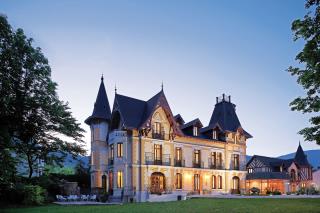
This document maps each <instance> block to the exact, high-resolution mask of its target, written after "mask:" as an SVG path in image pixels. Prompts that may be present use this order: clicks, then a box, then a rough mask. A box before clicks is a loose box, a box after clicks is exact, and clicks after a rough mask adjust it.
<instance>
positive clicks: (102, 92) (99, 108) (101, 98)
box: [85, 76, 111, 125]
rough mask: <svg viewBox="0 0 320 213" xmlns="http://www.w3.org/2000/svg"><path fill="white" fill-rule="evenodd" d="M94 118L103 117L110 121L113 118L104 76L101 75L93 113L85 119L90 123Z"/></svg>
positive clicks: (102, 118)
mask: <svg viewBox="0 0 320 213" xmlns="http://www.w3.org/2000/svg"><path fill="white" fill-rule="evenodd" d="M94 119H101V120H106V121H109V120H110V119H111V110H110V106H109V101H108V96H107V93H106V88H105V86H104V83H103V76H102V77H101V83H100V87H99V91H98V95H97V99H96V102H95V104H94V108H93V112H92V115H91V116H90V117H88V118H87V119H86V120H85V123H86V124H88V125H90V123H91V121H92V120H94Z"/></svg>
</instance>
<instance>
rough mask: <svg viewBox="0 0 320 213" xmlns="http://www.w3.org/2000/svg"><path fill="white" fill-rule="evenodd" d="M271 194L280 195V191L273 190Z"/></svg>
mask: <svg viewBox="0 0 320 213" xmlns="http://www.w3.org/2000/svg"><path fill="white" fill-rule="evenodd" d="M272 194H273V195H281V192H280V191H278V190H275V191H273V192H272Z"/></svg>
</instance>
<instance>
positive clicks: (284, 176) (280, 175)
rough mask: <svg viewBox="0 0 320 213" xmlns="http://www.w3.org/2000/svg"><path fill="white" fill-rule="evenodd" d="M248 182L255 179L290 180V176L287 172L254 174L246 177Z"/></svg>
mask: <svg viewBox="0 0 320 213" xmlns="http://www.w3.org/2000/svg"><path fill="white" fill-rule="evenodd" d="M246 179H247V180H254V179H283V180H287V179H290V176H289V175H288V174H287V173H285V172H254V173H248V174H247V175H246Z"/></svg>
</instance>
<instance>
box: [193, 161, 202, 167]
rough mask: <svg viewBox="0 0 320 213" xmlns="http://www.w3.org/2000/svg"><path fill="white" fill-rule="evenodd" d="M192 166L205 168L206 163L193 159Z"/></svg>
mask: <svg viewBox="0 0 320 213" xmlns="http://www.w3.org/2000/svg"><path fill="white" fill-rule="evenodd" d="M192 167H193V168H204V163H203V161H201V162H200V161H193V162H192Z"/></svg>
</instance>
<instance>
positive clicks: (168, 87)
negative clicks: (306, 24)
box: [0, 0, 319, 156]
mask: <svg viewBox="0 0 320 213" xmlns="http://www.w3.org/2000/svg"><path fill="white" fill-rule="evenodd" d="M0 12H1V13H4V14H5V15H7V16H8V19H9V22H10V23H11V25H12V26H13V27H14V28H18V27H21V28H23V29H24V30H25V33H26V34H27V35H28V36H29V37H32V38H34V39H35V43H34V44H35V45H36V46H40V47H41V48H42V50H43V52H44V54H45V56H46V57H47V58H48V59H49V62H50V65H51V67H52V72H53V73H52V75H53V79H54V81H56V82H57V83H58V84H59V88H58V92H59V96H60V97H61V99H62V100H65V101H68V102H69V104H70V106H71V109H72V112H73V114H74V116H75V117H76V118H77V119H78V120H79V122H81V123H82V127H83V128H84V129H85V130H86V131H87V133H86V141H87V142H88V144H89V135H90V134H89V128H88V126H86V125H85V124H84V123H83V121H84V120H85V119H86V117H88V116H89V115H90V114H91V113H92V109H93V104H94V101H95V98H96V95H97V92H98V87H99V83H100V76H101V74H102V73H103V74H104V76H105V84H106V87H107V93H108V97H109V101H110V104H111V107H112V104H113V98H114V86H115V84H116V85H117V87H118V93H119V94H123V95H127V96H131V97H135V98H138V99H143V100H146V99H149V98H150V97H151V96H153V95H154V94H156V93H157V92H158V91H159V90H160V85H161V81H163V82H164V91H165V94H166V96H167V99H168V101H169V104H170V106H171V109H172V111H173V113H174V114H177V113H180V114H181V115H182V116H183V118H184V120H185V121H190V120H192V119H194V118H197V117H199V118H200V120H201V121H202V123H203V124H204V125H207V124H208V122H209V119H210V116H211V113H212V110H213V108H214V104H215V97H216V96H220V95H221V94H222V93H226V94H230V95H231V97H232V101H233V102H234V103H235V104H236V105H237V114H238V116H239V119H240V122H241V124H242V126H243V127H244V128H245V129H246V130H247V131H248V132H250V133H251V134H252V135H253V136H254V138H253V139H250V140H249V141H248V143H247V145H248V149H247V153H248V154H260V155H268V156H278V155H281V154H286V153H288V152H294V151H296V148H297V146H298V142H299V140H301V142H302V146H303V148H304V149H305V150H308V149H315V148H317V149H318V148H319V146H317V145H315V144H313V143H310V142H304V141H303V139H302V137H301V136H300V135H298V134H297V132H298V131H299V130H300V129H301V128H303V127H305V126H306V125H307V120H308V115H302V114H301V113H299V112H291V111H290V108H289V102H290V101H291V100H293V99H294V98H295V97H296V96H299V95H303V94H304V93H303V91H302V89H301V88H300V86H298V85H297V84H296V83H295V78H293V77H291V76H290V75H289V74H288V73H287V72H286V71H285V70H286V69H287V68H288V66H289V65H293V64H295V61H294V58H295V55H296V54H297V53H298V51H299V50H300V49H301V48H302V47H303V43H302V42H301V41H300V42H293V40H292V32H291V30H290V28H291V22H292V21H293V20H294V19H296V18H300V17H303V15H304V14H305V13H306V10H305V9H304V1H303V0H295V1H292V0H282V1H279V0H269V1H256V0H243V1H237V0H233V1H214V0H212V1H206V0H201V1H195V0H194V1H191V0H173V1H172V0H168V1H166V0H162V1H155V0H154V1H142V0H141V1H131V0H127V1H124V0H120V1H102V0H101V1H82V0H68V1H58V0H56V1H49V0H38V1H34V0H30V1H19V0H0ZM88 148H89V146H88Z"/></svg>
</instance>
